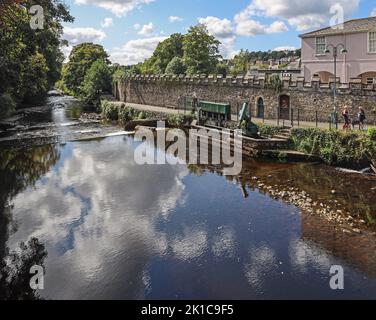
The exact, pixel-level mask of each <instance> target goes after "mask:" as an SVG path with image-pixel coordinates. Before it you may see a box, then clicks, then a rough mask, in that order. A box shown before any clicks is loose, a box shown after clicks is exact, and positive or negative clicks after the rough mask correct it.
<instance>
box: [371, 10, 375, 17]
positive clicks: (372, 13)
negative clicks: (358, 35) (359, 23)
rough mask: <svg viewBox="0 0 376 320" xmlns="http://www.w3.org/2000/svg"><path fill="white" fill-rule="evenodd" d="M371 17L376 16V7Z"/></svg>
mask: <svg viewBox="0 0 376 320" xmlns="http://www.w3.org/2000/svg"><path fill="white" fill-rule="evenodd" d="M371 17H376V8H375V9H373V10H372V12H371Z"/></svg>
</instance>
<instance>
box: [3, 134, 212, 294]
mask: <svg viewBox="0 0 376 320" xmlns="http://www.w3.org/2000/svg"><path fill="white" fill-rule="evenodd" d="M133 158H134V155H133V149H132V142H131V141H129V140H127V141H124V140H123V138H122V139H115V138H114V139H112V138H111V139H106V140H105V141H104V140H103V141H100V142H98V146H96V147H95V152H93V146H92V145H91V144H86V145H85V144H83V145H81V144H80V145H78V144H75V145H72V149H70V152H69V155H68V156H67V157H66V158H64V161H63V163H61V166H60V165H59V166H57V167H56V170H51V171H50V172H49V173H47V174H46V175H45V176H44V177H43V181H38V182H37V183H36V185H35V188H28V189H27V190H25V192H23V193H20V194H19V195H18V196H17V197H15V198H14V200H13V201H14V208H15V212H14V215H15V220H16V219H17V220H16V221H21V220H22V224H20V225H19V228H18V231H17V232H16V233H14V234H12V238H11V239H10V240H9V246H10V247H11V248H12V249H13V248H15V247H16V246H17V245H18V243H19V242H20V241H25V240H27V239H29V238H31V237H36V238H38V239H40V241H41V242H43V243H44V244H45V245H46V250H47V251H48V258H47V260H46V269H47V270H48V272H47V273H46V279H45V281H46V282H45V283H46V284H47V285H46V287H45V290H44V291H43V294H45V297H51V295H53V296H54V297H56V298H57V299H68V298H71V299H77V298H80V297H87V298H88V299H90V298H95V297H98V296H96V294H97V292H93V290H92V285H93V283H97V284H98V285H99V286H100V287H102V288H105V289H104V291H102V292H101V293H100V294H101V295H102V296H114V293H116V292H118V291H117V290H118V286H117V285H116V283H118V281H117V279H123V280H124V279H129V281H125V283H122V284H121V286H122V288H123V289H124V288H125V291H124V292H129V293H128V294H127V295H126V296H123V297H124V298H128V299H136V298H140V297H141V296H140V295H138V292H139V290H136V291H137V293H135V290H132V289H134V286H132V284H131V282H134V283H135V284H136V283H138V281H139V280H140V279H141V278H142V273H143V270H144V269H147V267H146V266H147V262H148V261H149V260H150V257H156V256H157V257H158V256H163V255H164V254H165V252H166V250H167V249H168V247H169V238H168V237H167V234H166V233H165V232H163V231H160V230H159V228H158V223H159V222H160V221H161V219H168V216H169V214H170V213H171V212H172V210H173V209H174V208H175V207H177V206H183V205H184V202H185V196H184V194H183V192H184V184H183V179H184V177H185V176H186V175H187V174H188V173H189V172H188V170H187V169H186V168H185V167H182V166H162V167H158V168H157V169H156V168H155V166H139V165H137V164H136V163H135V162H134V159H133ZM162 177H163V178H162ZM124 181H128V182H129V183H130V184H132V186H133V188H131V189H130V190H128V189H127V190H125V189H124ZM151 181H157V182H158V186H159V188H155V184H154V183H151ZM145 195H147V197H145ZM30 208H32V210H30ZM20 217H22V219H20ZM200 231H201V232H198V230H197V231H196V229H193V230H187V233H185V234H184V237H183V236H182V237H179V238H176V239H175V240H176V241H177V242H176V241H174V242H173V243H172V245H171V247H172V248H174V249H176V252H177V255H178V257H179V258H189V257H195V256H197V255H199V254H200V252H204V250H205V247H206V239H207V237H206V233H203V232H204V231H205V228H204V227H202V228H201V229H200ZM188 232H191V233H188ZM179 245H180V246H179ZM191 245H193V246H194V247H192V248H191V249H190V252H188V253H184V252H181V251H179V250H184V248H185V247H186V246H189V247H190V246H191ZM130 254H131V257H132V259H129V257H130ZM62 255H64V257H63V260H64V263H61V261H62V260H61V259H62ZM115 265H121V268H120V269H121V270H116V272H115V270H114V269H113V267H114V266H115ZM67 266H69V267H68V268H67ZM104 270H106V272H104ZM114 274H115V275H116V276H115V277H114ZM56 275H59V276H56ZM98 275H99V276H98ZM67 284H68V285H67ZM108 284H111V285H108ZM56 288H59V290H56Z"/></svg>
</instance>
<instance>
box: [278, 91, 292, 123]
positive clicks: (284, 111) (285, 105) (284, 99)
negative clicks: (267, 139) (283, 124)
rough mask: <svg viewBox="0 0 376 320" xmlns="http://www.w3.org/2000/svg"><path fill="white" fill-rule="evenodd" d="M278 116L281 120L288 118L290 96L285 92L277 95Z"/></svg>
mask: <svg viewBox="0 0 376 320" xmlns="http://www.w3.org/2000/svg"><path fill="white" fill-rule="evenodd" d="M279 118H280V119H282V120H289V119H290V97H289V96H288V95H285V94H284V95H281V96H279Z"/></svg>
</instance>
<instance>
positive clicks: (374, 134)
mask: <svg viewBox="0 0 376 320" xmlns="http://www.w3.org/2000/svg"><path fill="white" fill-rule="evenodd" d="M368 135H369V136H370V139H371V140H374V141H376V128H371V129H368Z"/></svg>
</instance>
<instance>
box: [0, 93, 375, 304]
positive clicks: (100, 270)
mask: <svg viewBox="0 0 376 320" xmlns="http://www.w3.org/2000/svg"><path fill="white" fill-rule="evenodd" d="M61 99H63V98H61ZM53 101H54V102H53V103H58V102H59V98H56V97H55V98H54V100H53ZM64 101H65V103H67V99H65V100H64ZM72 103H77V102H75V101H73V102H72ZM67 110H68V111H69V110H70V108H69V103H68V107H64V108H63V109H62V108H53V109H52V112H51V117H50V118H49V120H47V121H50V122H51V123H53V124H56V123H57V124H60V125H59V126H58V128H60V129H61V128H62V126H61V123H66V122H67V121H70V120H72V121H76V120H77V117H78V115H77V114H76V113H74V115H73V116H72V114H69V112H68V111H67ZM44 120H46V119H44ZM95 126H96V128H98V125H97V124H96V125H95ZM63 127H65V129H66V130H68V131H69V130H71V129H69V126H63ZM60 129H59V130H60ZM74 130H76V129H74ZM106 130H108V128H107V129H106ZM106 132H107V131H106ZM138 144H139V142H135V141H134V139H133V137H132V136H130V135H124V136H115V137H106V138H98V139H91V140H83V141H71V142H69V141H64V143H63V144H61V143H53V144H42V145H31V146H27V147H20V148H15V147H13V148H10V147H6V148H5V147H2V148H1V150H0V177H1V186H0V261H1V260H2V261H4V262H3V263H2V264H0V267H2V268H3V274H6V275H8V276H9V275H11V276H13V278H14V279H16V280H17V281H14V282H13V283H11V284H9V283H6V282H4V281H0V294H3V295H6V294H8V295H10V294H12V295H13V296H17V295H22V293H23V292H24V291H28V290H29V289H28V288H26V287H27V286H28V281H29V278H28V277H29V275H28V274H27V272H26V271H25V270H27V271H28V270H29V268H28V267H29V266H31V265H34V264H41V265H43V267H44V269H45V278H44V286H45V288H44V290H37V291H35V292H34V291H33V292H32V293H31V295H30V296H29V298H30V297H33V298H44V299H275V298H277V299H290V298H297V299H313V298H322V299H339V298H346V299H347V298H367V299H375V298H376V247H375V246H376V236H375V235H374V233H372V231H373V230H374V219H375V218H376V211H375V202H376V201H375V198H376V194H375V193H374V192H372V191H371V189H372V188H373V187H375V186H376V181H375V180H374V179H373V178H371V177H361V176H360V175H357V174H347V173H342V172H339V171H337V170H335V169H334V168H330V167H327V166H323V165H317V164H280V163H275V162H268V161H256V160H247V161H245V163H244V166H243V171H242V173H241V174H240V175H239V176H237V177H231V178H229V177H224V176H222V175H221V174H220V171H221V170H220V169H221V168H218V167H217V168H210V167H205V166H203V167H198V166H186V165H175V166H172V165H155V166H153V165H148V166H140V165H137V164H136V163H135V161H134V149H135V147H136V146H137V145H138ZM254 176H257V177H260V178H261V179H264V178H265V179H269V184H270V186H274V187H277V186H278V187H288V185H289V184H292V185H294V186H295V187H297V188H299V189H300V190H305V191H306V192H308V193H309V194H310V196H311V197H312V198H313V199H314V200H318V201H322V202H325V203H326V202H334V201H335V203H336V205H337V206H339V207H341V206H342V207H345V208H346V210H349V211H351V212H355V213H356V214H357V215H360V216H361V217H363V218H364V219H365V220H366V223H367V225H368V227H367V228H368V229H369V230H370V231H369V232H365V233H363V234H362V235H359V236H355V235H353V234H351V235H350V234H345V233H343V232H342V229H341V228H338V226H336V225H332V224H330V223H328V222H327V221H325V220H323V219H322V218H320V217H318V216H312V215H309V214H308V213H306V212H304V211H302V210H301V209H299V208H297V207H295V206H292V205H289V204H287V203H284V202H283V201H281V200H276V199H274V198H273V197H272V196H271V195H270V194H269V193H268V192H265V191H262V190H260V189H259V188H258V187H257V185H256V182H255V181H254V179H253V178H252V177H254ZM333 189H336V190H337V194H336V195H335V196H334V195H333V194H331V192H330V191H331V190H333ZM30 239H37V240H34V241H37V245H35V242H34V245H27V246H23V247H22V249H19V248H20V243H21V242H25V243H27V242H28V241H29V240H30ZM13 251H16V252H18V253H17V255H15V256H16V257H17V258H16V259H14V260H13V262H9V261H11V260H10V257H11V255H10V253H12V252H13ZM46 255H47V256H46ZM13 258H14V256H13ZM7 265H8V266H9V265H10V266H11V267H10V268H7V267H6V266H7ZM333 265H339V266H342V267H343V268H344V275H345V289H344V290H337V291H334V290H332V289H331V288H330V285H329V282H330V268H331V267H332V266H333ZM25 272H26V273H25Z"/></svg>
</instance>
